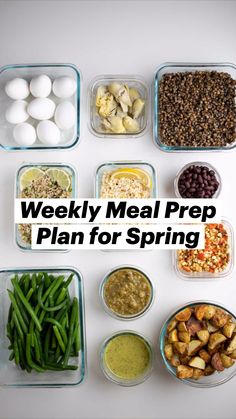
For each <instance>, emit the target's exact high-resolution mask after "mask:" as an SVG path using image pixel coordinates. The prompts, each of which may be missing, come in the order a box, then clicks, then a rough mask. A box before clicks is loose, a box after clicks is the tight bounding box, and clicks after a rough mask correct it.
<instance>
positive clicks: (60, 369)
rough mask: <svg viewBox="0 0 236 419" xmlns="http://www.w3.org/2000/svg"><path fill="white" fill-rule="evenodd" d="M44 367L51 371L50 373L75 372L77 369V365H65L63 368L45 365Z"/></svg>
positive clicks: (55, 365)
mask: <svg viewBox="0 0 236 419" xmlns="http://www.w3.org/2000/svg"><path fill="white" fill-rule="evenodd" d="M45 367H46V368H47V369H48V370H52V371H65V370H69V371H70V370H72V371H75V370H77V369H78V366H77V365H65V366H64V367H63V366H62V365H60V364H50V363H49V364H46V365H45Z"/></svg>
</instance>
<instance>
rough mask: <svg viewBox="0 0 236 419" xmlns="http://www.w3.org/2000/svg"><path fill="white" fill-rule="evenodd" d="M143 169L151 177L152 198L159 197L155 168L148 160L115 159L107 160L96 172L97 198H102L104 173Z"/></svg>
mask: <svg viewBox="0 0 236 419" xmlns="http://www.w3.org/2000/svg"><path fill="white" fill-rule="evenodd" d="M123 168H129V169H135V168H137V169H141V170H144V171H146V172H147V173H148V175H149V176H150V179H151V196H150V198H156V197H157V176H156V170H155V168H154V167H153V166H152V165H151V164H150V163H147V162H142V161H115V162H106V163H102V164H101V165H99V166H98V168H97V170H96V174H95V198H100V191H101V185H102V179H103V175H105V174H106V173H108V172H111V171H113V170H117V169H123Z"/></svg>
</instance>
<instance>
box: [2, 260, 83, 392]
mask: <svg viewBox="0 0 236 419" xmlns="http://www.w3.org/2000/svg"><path fill="white" fill-rule="evenodd" d="M43 271H44V272H45V271H46V272H47V273H49V274H53V275H65V277H68V276H69V275H70V274H71V273H73V274H74V278H73V280H72V282H71V283H70V285H69V293H70V296H71V297H77V298H78V301H79V313H78V314H79V325H80V351H79V356H78V357H73V358H71V359H70V364H74V365H77V366H78V369H77V370H74V371H45V372H43V373H38V372H36V371H33V370H32V371H31V373H28V372H26V371H23V370H21V369H20V367H17V366H16V365H15V363H14V361H9V359H8V358H9V355H10V350H9V349H8V346H9V340H8V338H7V332H6V325H7V322H8V311H9V306H10V300H9V296H8V293H7V289H12V284H11V278H12V277H13V276H14V275H16V274H18V275H22V274H25V273H30V274H33V273H36V274H37V273H39V272H43ZM85 373H86V341H85V320H84V297H83V279H82V275H81V274H80V272H79V271H78V270H76V269H74V268H71V267H59V268H52V267H49V268H48V267H43V268H42V267H41V268H9V269H8V268H6V269H1V270H0V386H5V387H31V388H32V387H67V386H75V385H79V384H81V383H82V382H83V380H84V378H85Z"/></svg>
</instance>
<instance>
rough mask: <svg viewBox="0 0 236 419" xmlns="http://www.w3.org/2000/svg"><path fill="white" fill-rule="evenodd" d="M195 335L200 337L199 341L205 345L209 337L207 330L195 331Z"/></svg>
mask: <svg viewBox="0 0 236 419" xmlns="http://www.w3.org/2000/svg"><path fill="white" fill-rule="evenodd" d="M197 337H198V338H199V339H200V341H201V342H202V343H203V344H204V345H206V344H207V342H208V340H209V337H210V333H209V332H208V330H204V329H203V330H199V332H197Z"/></svg>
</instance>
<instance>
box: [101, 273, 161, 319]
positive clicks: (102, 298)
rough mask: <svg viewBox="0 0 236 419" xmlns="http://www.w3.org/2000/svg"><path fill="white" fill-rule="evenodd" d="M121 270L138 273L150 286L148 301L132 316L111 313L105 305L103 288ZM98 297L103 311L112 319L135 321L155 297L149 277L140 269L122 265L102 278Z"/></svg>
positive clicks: (146, 309)
mask: <svg viewBox="0 0 236 419" xmlns="http://www.w3.org/2000/svg"><path fill="white" fill-rule="evenodd" d="M123 269H130V270H133V271H136V272H139V273H140V274H142V275H143V276H144V277H145V279H146V280H147V281H148V283H149V286H150V299H149V301H148V303H147V305H146V306H145V307H144V308H143V309H142V310H141V311H139V312H138V313H137V314H133V315H122V314H119V313H117V312H115V311H113V310H112V309H111V308H110V307H109V306H108V305H107V303H106V299H105V295H104V291H105V289H104V287H105V285H106V283H107V281H108V280H109V278H110V276H111V275H112V274H113V273H115V272H117V271H119V270H123ZM99 296H100V300H101V303H102V305H103V307H104V309H105V311H106V312H107V313H108V314H110V316H112V317H114V318H116V319H118V320H135V319H138V318H140V317H142V316H143V315H144V314H145V313H146V312H147V311H149V310H150V308H151V307H152V304H153V301H154V297H155V289H154V285H153V283H152V281H151V279H150V277H149V275H147V274H146V273H145V272H144V271H143V270H142V269H140V268H139V267H137V266H133V265H122V266H117V267H115V268H114V269H112V270H110V271H109V272H108V273H107V274H106V275H105V277H104V278H103V280H102V282H101V285H100V288H99Z"/></svg>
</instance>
